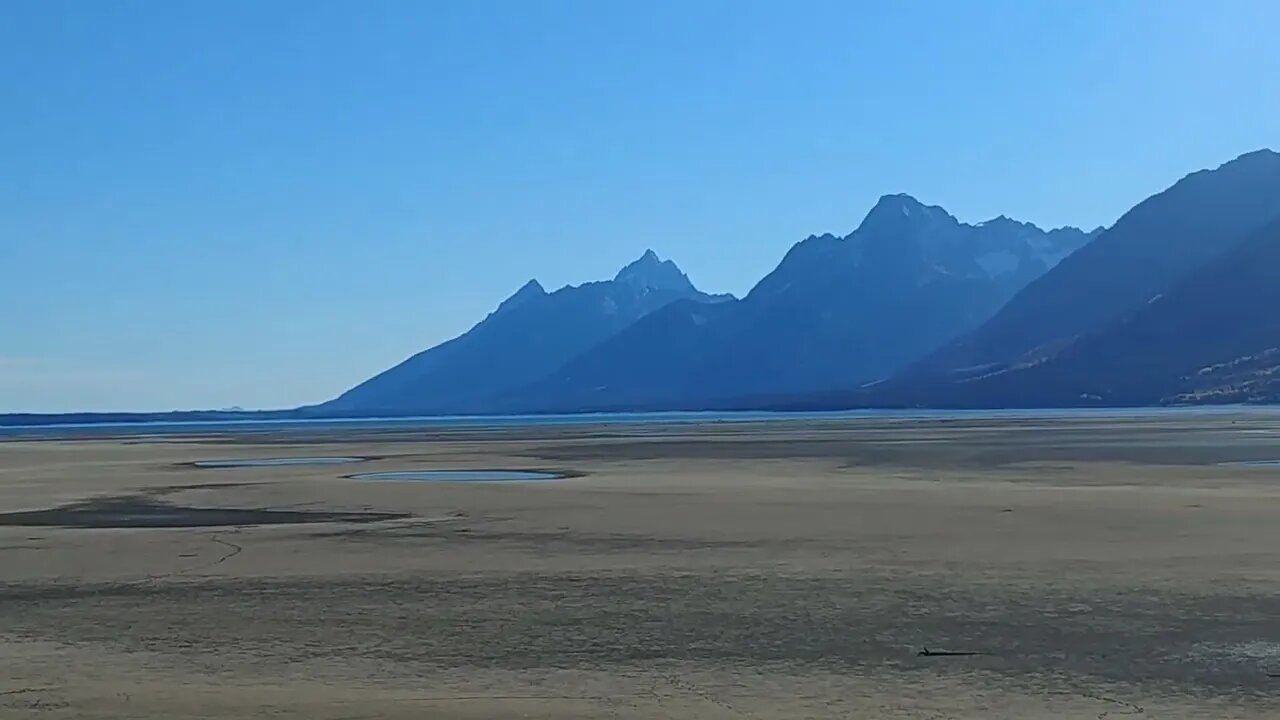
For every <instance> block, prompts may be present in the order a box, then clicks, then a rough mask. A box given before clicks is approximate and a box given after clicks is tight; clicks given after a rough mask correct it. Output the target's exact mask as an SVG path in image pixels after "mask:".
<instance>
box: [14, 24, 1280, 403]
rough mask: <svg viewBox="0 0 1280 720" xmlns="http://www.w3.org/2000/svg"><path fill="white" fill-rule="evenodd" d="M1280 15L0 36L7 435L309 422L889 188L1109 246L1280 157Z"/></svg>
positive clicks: (32, 31) (65, 28) (784, 237)
mask: <svg viewBox="0 0 1280 720" xmlns="http://www.w3.org/2000/svg"><path fill="white" fill-rule="evenodd" d="M1277 27H1280V4H1277V3H1274V2H1270V0H1259V1H1257V2H1247V1H1245V0H1232V1H1231V2H1225V3H1208V2H1201V1H1200V0H1194V1H1188V0H1161V1H1159V2H1156V1H1148V2H1141V1H1138V0H1127V1H1125V2H1106V1H1103V0H1083V1H1081V0H1070V1H1068V0H1061V1H1057V0H1030V1H1027V0H1021V1H1015V0H999V1H991V2H977V1H975V2H953V1H951V0H947V1H945V2H902V3H870V2H848V1H845V2H794V3H783V2H750V1H743V0H733V1H731V2H730V1H725V2H703V1H696V0H682V1H678V2H645V3H642V2H635V1H631V0H619V1H617V2H595V1H583V2H550V1H544V0H535V1H531V2H521V1H518V0H507V1H505V2H485V1H482V0H476V1H470V2H461V1H458V2H409V1H408V0H401V1H397V2H378V1H370V0H363V1H360V2H356V1H355V0H352V1H350V2H326V1H323V0H322V1H319V2H316V1H311V2H285V1H283V0H273V1H271V2H258V1H256V0H255V1H252V2H234V1H232V2H225V1H224V2H211V1H206V2H177V1H175V2H154V1H153V0H133V1H130V0H118V1H117V2H110V3H108V2H94V1H92V0H77V1H71V0H66V1H60V2H44V1H41V0H9V1H8V2H5V3H3V4H2V5H0V102H3V108H2V110H0V306H2V307H3V308H4V310H5V312H4V314H3V319H2V320H0V412H5V411H69V410H90V409H92V410H122V409H135V410H157V409H172V408H207V407H225V406H230V405H242V406H246V407H281V406H290V405H295V404H300V403H307V402H314V401H319V400H324V399H327V398H329V397H331V396H333V395H335V394H337V393H338V392H340V391H341V390H343V389H345V388H346V387H348V386H350V385H352V384H354V383H355V382H357V381H359V380H361V379H363V378H364V377H366V376H368V375H370V374H372V373H374V372H376V371H378V370H381V369H383V368H384V367H386V366H388V365H390V364H393V363H395V362H397V361H399V360H400V359H402V358H404V357H405V356H407V355H409V354H412V353H413V352H416V351H417V350H420V349H422V348H424V347H427V346H429V345H432V344H434V343H436V342H439V341H441V340H444V339H446V338H448V337H450V336H453V335H456V334H457V333H459V332H461V331H463V330H465V329H466V328H467V327H469V326H470V325H471V324H473V323H474V322H475V321H477V320H479V319H480V318H481V317H482V316H483V315H484V314H485V313H486V312H488V311H489V310H491V309H492V308H493V306H495V305H496V304H497V303H498V302H499V301H500V300H501V299H502V298H504V297H505V296H506V295H508V294H509V293H511V292H513V291H514V290H515V289H517V288H518V287H519V286H520V285H521V284H522V283H523V282H525V281H526V280H527V279H528V278H530V277H537V278H538V279H539V280H541V281H542V282H543V284H544V285H546V286H548V287H558V286H560V285H563V284H566V283H577V282H582V281H586V280H591V279H597V278H602V277H606V276H609V275H612V274H613V273H614V272H615V271H616V270H617V268H619V267H620V266H622V265H623V264H625V263H626V262H627V261H629V260H631V259H632V258H634V257H636V256H638V255H639V254H640V253H641V252H642V251H643V250H644V249H645V248H648V247H652V248H653V249H654V250H656V251H657V252H658V253H659V254H661V255H663V256H664V257H672V258H673V259H675V260H676V261H677V263H679V264H680V266H681V267H682V268H683V269H685V270H686V272H688V273H689V275H690V276H691V277H692V279H693V280H694V282H695V283H697V284H698V285H699V286H700V287H702V288H703V289H705V290H709V291H731V292H735V293H742V292H744V291H745V290H747V289H748V288H749V287H750V286H751V284H752V283H753V282H754V281H755V280H757V279H758V278H759V277H760V276H762V275H763V274H764V273H766V272H768V271H769V270H770V269H772V268H773V266H774V265H775V264H776V263H777V261H778V260H779V259H780V258H781V257H782V255H783V253H784V252H785V251H786V250H787V248H788V247H789V246H790V245H791V244H792V243H794V242H796V241H797V240H799V239H801V238H802V237H804V236H805V235H807V234H809V233H814V232H825V231H832V232H838V233H845V232H848V231H849V230H851V229H853V227H855V226H856V225H857V223H858V221H859V220H860V219H861V217H862V215H863V214H864V213H865V212H866V210H867V209H868V208H870V206H871V205H872V204H873V203H874V201H875V199H876V198H877V197H878V196H879V195H881V194H884V193H890V192H908V193H911V194H913V195H915V196H917V197H918V198H920V199H921V200H924V201H926V202H928V203H935V204H940V205H943V206H944V207H946V208H947V209H948V210H950V211H951V212H952V213H953V214H955V215H956V216H957V217H959V218H960V219H962V220H968V221H977V220H982V219H986V218H989V217H992V216H995V215H998V214H1002V213H1003V214H1007V215H1010V216H1013V217H1017V218H1019V219H1025V220H1030V221H1032V222H1035V223H1037V224H1041V225H1046V226H1057V225H1063V224H1075V225H1081V226H1086V227H1087V226H1095V225H1098V224H1110V223H1111V222H1113V221H1114V220H1115V219H1116V217H1118V216H1119V215H1120V214H1121V213H1122V212H1123V211H1124V210H1125V209H1127V208H1128V207H1130V206H1132V205H1133V204H1134V203H1136V202H1137V201H1139V200H1141V199H1142V198H1143V197H1145V196H1146V195H1149V194H1151V193H1153V192H1155V191H1157V190H1159V189H1161V188H1163V187H1165V186H1167V185H1168V184H1170V183H1172V182H1173V181H1174V180H1176V179H1177V178H1179V177H1181V176H1182V175H1184V174H1186V173H1188V172H1191V171H1193V170H1196V169H1199V168H1203V167H1209V166H1216V165H1218V164H1220V163H1222V162H1224V161H1226V160H1228V159H1230V158H1232V157H1234V156H1236V155H1238V154H1240V153H1242V152H1245V151H1249V150H1253V149H1257V148H1259V147H1266V146H1269V147H1273V148H1278V149H1280V43H1276V42H1274V32H1275V28H1277Z"/></svg>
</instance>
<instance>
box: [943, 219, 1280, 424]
mask: <svg viewBox="0 0 1280 720" xmlns="http://www.w3.org/2000/svg"><path fill="white" fill-rule="evenodd" d="M1277 309H1280V220H1277V221H1275V222H1273V223H1272V224H1270V225H1268V226H1265V227H1264V228H1263V229H1262V230H1260V231H1257V232H1256V233H1255V234H1253V235H1252V236H1251V237H1250V238H1249V239H1247V240H1245V241H1243V242H1242V243H1240V244H1238V245H1237V246H1236V247H1235V248H1233V249H1232V250H1229V251H1227V253H1226V254H1225V255H1223V256H1222V257H1220V258H1218V259H1216V260H1214V261H1211V262H1209V263H1207V264H1205V265H1204V266H1202V267H1201V268H1199V269H1197V270H1195V271H1193V272H1192V273H1190V274H1189V275H1187V276H1186V277H1184V278H1183V279H1181V280H1179V281H1178V282H1176V283H1174V284H1173V285H1172V286H1171V287H1169V288H1168V289H1166V290H1165V291H1164V292H1162V293H1161V294H1159V295H1157V296H1155V297H1153V298H1152V299H1151V300H1150V301H1149V302H1147V303H1144V304H1143V305H1142V306H1141V307H1139V308H1137V309H1136V310H1133V311H1132V312H1130V313H1127V314H1126V315H1124V316H1123V317H1121V318H1119V319H1117V320H1115V321H1113V322H1111V323H1108V324H1106V325H1104V326H1102V327H1101V328H1098V329H1096V330H1094V331H1092V332H1089V333H1086V334H1084V335H1082V336H1081V337H1079V338H1078V339H1076V340H1075V341H1073V342H1071V343H1070V344H1068V345H1067V346H1066V347H1064V348H1063V349H1061V350H1060V351H1059V352H1057V353H1055V354H1054V355H1053V356H1052V357H1050V358H1048V359H1045V360H1043V361H1041V362H1038V363H1036V364H1033V365H1028V366H1025V367H1018V368H1015V369H1010V370H1004V371H999V372H995V373H992V374H990V375H986V376H981V377H978V378H973V379H969V380H966V381H962V382H958V383H955V384H954V385H952V386H951V387H949V388H946V389H942V390H938V389H935V390H934V391H933V393H932V395H933V397H934V398H935V399H937V400H940V401H943V402H946V403H949V404H960V405H1001V406H1015V405H1036V406H1070V405H1153V404H1162V403H1177V402H1260V401H1266V402H1276V401H1280V312H1277Z"/></svg>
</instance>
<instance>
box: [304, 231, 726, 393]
mask: <svg viewBox="0 0 1280 720" xmlns="http://www.w3.org/2000/svg"><path fill="white" fill-rule="evenodd" d="M676 300H688V301H691V302H695V303H709V304H714V303H721V302H732V301H733V298H732V297H729V296H711V295H707V294H705V293H702V292H699V291H698V290H697V288H695V287H694V286H693V283H691V282H690V281H689V278H688V277H686V276H685V274H684V273H682V272H681V271H680V269H679V268H678V267H676V265H675V263H673V262H671V261H670V260H661V259H659V258H658V256H657V255H656V254H654V252H653V251H652V250H650V251H646V252H645V253H644V255H643V256H641V257H640V258H639V259H638V260H636V261H634V262H632V263H631V264H629V265H627V266H626V267H624V268H623V269H622V270H621V271H620V272H619V273H618V274H617V276H616V277H615V278H614V279H613V280H607V281H602V282H592V283H586V284H584V285H578V286H570V287H565V288H562V289H560V290H557V291H555V292H553V293H548V292H547V291H546V290H545V289H543V287H542V285H540V284H539V283H538V282H537V281H536V280H530V281H529V282H528V283H527V284H525V285H524V286H523V287H521V288H520V289H519V290H518V291H516V293H515V294H513V295H512V296H511V297H509V298H507V299H506V300H505V301H503V302H502V304H500V305H499V306H498V308H497V309H496V310H495V311H494V312H493V313H491V314H490V315H489V316H488V317H486V318H485V319H484V320H482V321H481V322H480V323H479V324H477V325H476V326H475V327H473V328H471V330H469V331H468V332H466V333H464V334H463V335H461V336H459V337H456V338H454V339H452V340H449V341H448V342H445V343H442V344H440V345H437V346H436V347H433V348H431V349H429V350H426V351H424V352H421V353H418V354H417V355H414V356H413V357H411V358H409V359H408V360H405V361H404V362H402V363H400V364H399V365H397V366H395V367H393V368H391V369H389V370H387V371H386V372H383V373H381V374H379V375H376V376H374V377H373V378H370V379H369V380H367V381H365V382H363V383H361V384H360V385H358V386H356V387H355V388H352V389H351V390H350V391H348V392H346V393H344V394H343V395H342V396H340V397H339V398H337V399H336V400H333V401H331V402H329V403H325V404H324V405H321V406H318V407H316V408H312V409H311V411H312V412H313V413H322V414H362V415H367V414H373V413H392V414H402V413H407V412H423V413H432V412H484V411H489V410H492V409H493V407H494V405H493V403H494V398H495V396H498V395H500V394H502V393H505V392H508V391H510V390H512V389H514V388H518V387H521V386H523V385H526V384H528V383H530V382H533V381H535V380H537V379H538V378H541V377H544V376H545V375H547V374H548V373H550V372H552V371H553V370H555V369H556V368H557V367H559V366H560V365H562V364H563V363H564V362H565V361H567V360H568V359H570V358H572V357H574V356H575V355H577V354H579V353H581V352H583V351H584V350H586V349H588V348H590V347H593V346H595V345H597V344H599V343H600V342H602V341H603V340H605V339H607V338H608V337H610V336H612V335H614V334H615V333H617V332H619V331H620V330H622V329H624V328H626V327H627V326H628V325H631V324H632V323H634V322H635V321H636V320H638V319H640V318H642V317H644V316H645V315H647V314H649V313H651V312H653V311H655V310H658V309H660V308H662V307H663V306H665V305H667V304H669V303H671V302H674V301H676Z"/></svg>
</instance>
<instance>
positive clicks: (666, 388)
mask: <svg viewBox="0 0 1280 720" xmlns="http://www.w3.org/2000/svg"><path fill="white" fill-rule="evenodd" d="M1278 288H1280V154H1277V153H1275V152H1272V151H1270V150H1260V151H1257V152H1253V153H1248V154H1246V155H1243V156H1241V157H1239V158H1237V159H1235V160H1232V161H1230V162H1228V163H1226V164H1224V165H1222V166H1220V167H1218V168H1216V169H1213V170H1205V171H1200V172H1197V173H1193V174H1191V175H1189V176H1187V177H1185V178H1183V179H1182V180H1180V181H1178V182H1177V183H1175V184H1174V185H1172V186H1171V187H1169V188H1168V189H1166V190H1164V191H1162V192H1160V193H1157V194H1156V195H1153V196H1152V197H1150V198H1147V199H1145V200H1143V201H1142V202H1140V203H1138V204H1137V205H1136V206H1134V207H1133V209H1132V210H1130V211H1129V212H1127V213H1125V214H1124V215H1123V216H1122V217H1121V218H1120V219H1119V220H1118V221H1117V222H1116V223H1115V224H1114V225H1112V226H1110V227H1108V228H1105V229H1103V228H1099V229H1096V230H1093V231H1090V232H1085V231H1081V230H1078V229H1075V228H1069V227H1068V228H1059V229H1054V230H1048V231H1046V230H1042V229H1040V228H1038V227H1036V226H1035V225H1032V224H1030V223H1025V222H1019V221H1017V220H1012V219H1009V218H1007V217H1003V216H1001V217H997V218H994V219H992V220H988V221H986V222H981V223H977V224H967V223H963V222H960V221H959V220H957V219H956V218H955V217H953V216H952V215H951V214H949V213H948V212H947V211H946V210H944V209H942V208H941V207H937V206H931V205H926V204H923V203H921V202H919V201H918V200H916V199H915V198H913V197H911V196H909V195H903V194H897V195H886V196H884V197H881V198H880V199H879V200H878V201H877V202H876V203H875V204H874V206H873V207H872V208H871V210H870V212H868V213H867V215H866V217H865V219H864V220H863V221H862V222H861V224H859V225H858V227H857V228H856V229H855V230H853V231H852V232H851V233H848V234H846V235H843V236H836V235H831V234H825V235H815V236H810V237H808V238H806V239H804V240H802V241H801V242H799V243H797V244H796V245H794V246H793V247H792V248H791V249H790V250H789V251H788V252H787V253H786V255H785V256H784V257H783V258H782V260H781V262H780V263H779V264H778V266H777V268H776V269H774V270H773V271H772V272H771V273H769V274H768V275H766V276H765V277H764V278H762V279H761V280H760V281H759V282H758V283H757V284H756V285H755V286H754V287H753V288H752V289H751V290H750V292H749V293H747V295H746V296H745V297H743V298H742V299H740V300H739V299H736V298H733V297H732V296H726V295H709V294H707V293H704V292H701V291H699V290H698V289H697V288H695V287H694V285H693V283H692V282H690V281H689V279H688V277H687V276H685V274H684V273H683V272H681V271H680V269H679V268H678V267H676V265H675V264H674V263H673V262H672V261H670V260H662V259H660V258H658V257H657V256H656V255H655V254H654V253H653V252H652V251H647V252H645V254H644V255H643V256H642V257H641V258H640V259H638V260H636V261H635V262H633V263H631V264H630V265H628V266H627V267H625V268H623V269H622V270H621V271H620V272H619V273H618V274H617V276H615V277H614V278H613V279H612V280H608V281H602V282H593V283H586V284H584V285H579V286H570V287H565V288H562V289H560V290H557V291H555V292H550V293H549V292H547V291H546V290H545V289H544V288H543V287H542V286H541V285H540V284H538V283H537V281H536V280H531V281H529V283H527V284H526V285H525V286H524V287H522V288H521V289H520V290H518V291H517V292H516V293H514V294H513V295H512V296H511V297H509V298H508V299H507V300H505V301H504V302H502V303H501V304H500V305H499V306H498V307H497V309H495V310H494V311H493V312H492V313H491V314H490V315H489V316H488V317H486V318H485V319H484V320H482V321H481V322H480V323H478V324H477V325H476V326H475V327H473V328H472V329H471V330H469V331H468V332H466V333H464V334H463V335H461V336H459V337H457V338H454V339H453V340H450V341H448V342H445V343H442V344H440V345H437V346H435V347H432V348H430V349H427V350H425V351H423V352H421V353H419V354H417V355H415V356H413V357H411V358H409V359H407V360H405V361H404V362H402V363H400V364H399V365H397V366H395V367H393V368H391V369H389V370H387V371H385V372H382V373H380V374H378V375H376V376H374V377H372V378H371V379H369V380H368V381H366V382H364V383H362V384H360V385H359V386H357V387H355V388H353V389H351V390H350V391H348V392H346V393H344V394H343V395H342V396H340V397H338V398H336V399H335V400H333V401H331V402H329V403H325V404H323V405H320V406H316V407H314V408H310V409H308V411H309V412H312V413H318V414H329V415H339V414H341V415H367V414H383V413H395V414H405V413H512V412H553V411H554V412H573V411H584V410H656V409H704V408H705V409H712V408H771V407H777V408H784V407H822V408H836V407H859V406H868V407H883V406H894V407H900V406H972V407H1005V406H1060V405H1080V404H1101V405H1124V404H1160V403H1176V402H1226V401H1268V400H1276V399H1280V320H1277V319H1276V317H1277V313H1276V312H1275V311H1276V309H1277V302H1276V301H1277V300H1280V289H1278Z"/></svg>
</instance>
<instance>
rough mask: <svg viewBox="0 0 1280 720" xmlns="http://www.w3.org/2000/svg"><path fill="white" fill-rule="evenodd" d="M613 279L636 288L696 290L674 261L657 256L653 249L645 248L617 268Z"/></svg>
mask: <svg viewBox="0 0 1280 720" xmlns="http://www.w3.org/2000/svg"><path fill="white" fill-rule="evenodd" d="M613 281H614V282H616V283H622V284H625V285H630V286H631V287H633V288H635V289H637V290H644V289H649V290H677V291H680V292H696V288H694V287H693V283H691V282H689V278H688V276H686V275H685V274H684V273H683V272H681V271H680V268H678V267H676V264H675V263H673V262H671V261H670V260H663V259H661V258H659V257H658V254H657V253H655V252H654V251H653V250H645V251H644V254H643V255H641V256H640V257H639V258H638V259H637V260H635V261H634V262H632V263H631V264H629V265H627V266H626V267H624V268H622V269H621V270H619V271H618V274H617V275H616V276H615V277H614V278H613Z"/></svg>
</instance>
